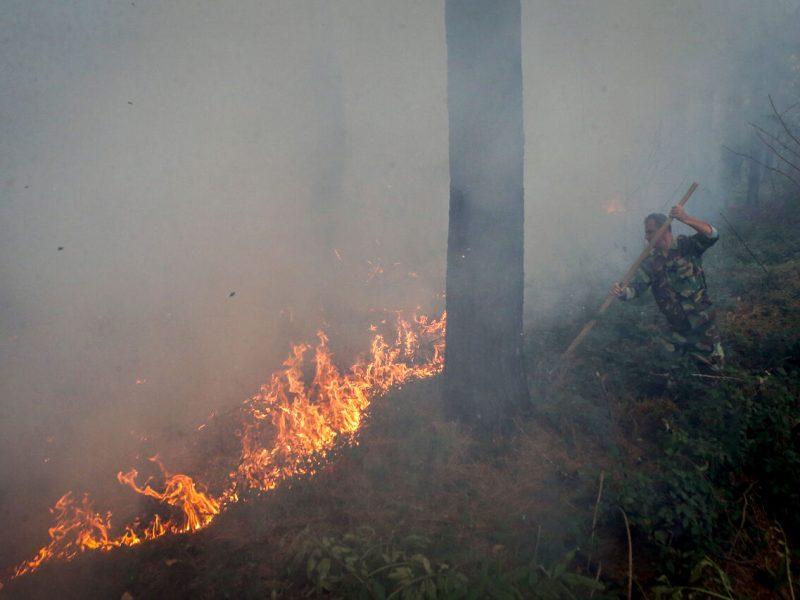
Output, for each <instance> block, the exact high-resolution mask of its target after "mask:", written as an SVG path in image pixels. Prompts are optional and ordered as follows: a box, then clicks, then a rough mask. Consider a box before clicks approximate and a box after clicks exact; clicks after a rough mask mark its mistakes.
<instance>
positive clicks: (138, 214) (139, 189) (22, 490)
mask: <svg viewBox="0 0 800 600" xmlns="http://www.w3.org/2000/svg"><path fill="white" fill-rule="evenodd" d="M797 11H798V8H797V2H788V1H786V2H779V1H777V0H775V1H774V2H763V3H755V2H744V1H740V2H730V1H727V0H716V1H712V2H705V3H702V4H699V3H694V2H655V1H653V2H647V3H642V2H639V1H634V0H614V1H613V2H603V3H597V2H590V1H589V0H582V1H574V2H569V3H564V2H555V1H548V2H523V24H522V31H523V52H524V60H523V72H524V78H525V120H526V124H525V133H526V153H527V155H526V194H527V225H526V227H527V229H526V232H527V250H526V271H527V280H528V282H529V284H528V289H527V294H528V295H527V297H526V314H527V318H528V319H529V320H533V319H537V318H539V317H540V316H541V315H544V314H550V313H552V311H553V310H554V309H555V307H556V306H558V305H561V306H563V307H564V308H565V309H567V310H573V309H575V308H576V307H578V306H579V305H581V304H582V303H584V302H586V301H587V299H588V298H591V296H590V293H592V292H593V293H597V289H598V288H596V287H591V286H594V285H601V286H602V285H606V283H607V282H609V281H610V280H611V279H612V278H613V277H614V276H615V275H616V274H618V273H619V272H620V271H621V270H622V269H623V268H624V265H625V264H626V263H627V262H629V261H630V260H631V259H632V257H633V256H634V255H635V252H636V251H637V250H638V248H639V244H640V239H641V232H640V222H641V218H642V216H644V214H646V213H648V212H651V211H652V210H656V209H659V208H665V207H668V206H669V204H670V203H671V202H674V201H675V200H676V199H677V198H679V197H680V195H681V194H682V193H683V191H684V190H685V188H686V187H688V184H689V183H690V182H691V181H692V180H698V181H699V182H700V183H701V186H702V187H701V191H700V192H698V195H697V198H696V199H695V200H693V205H692V207H691V210H690V212H691V211H694V212H696V213H698V214H700V215H701V216H706V217H708V216H713V215H714V214H715V210H716V208H717V207H718V203H719V198H720V197H724V196H725V194H726V192H727V191H728V190H726V189H725V186H724V183H723V182H722V181H721V179H720V172H721V169H720V165H721V160H722V158H723V155H722V151H721V145H722V144H723V143H727V141H729V140H730V137H731V136H732V135H739V136H744V134H743V133H741V132H740V131H739V130H736V131H734V128H741V127H743V126H744V127H746V125H745V121H746V120H747V119H748V118H752V115H753V114H761V112H765V111H766V107H767V105H766V95H767V93H769V92H770V91H771V89H770V85H771V81H772V79H771V77H773V75H772V72H771V71H770V68H769V65H771V64H776V65H780V64H782V63H781V61H782V60H783V58H782V57H783V54H782V53H784V52H785V48H784V47H783V46H780V47H779V44H778V43H777V42H775V43H774V45H771V41H775V40H780V39H784V38H786V37H787V36H788V34H787V30H788V29H789V25H788V23H789V22H790V21H791V20H792V19H794V20H795V21H796V18H797V15H798V12H797ZM3 17H4V18H3V20H2V21H0V54H1V55H2V57H3V58H2V63H0V78H2V86H1V87H0V89H2V93H0V178H1V179H0V277H1V279H0V361H1V362H0V529H2V530H3V531H5V532H8V539H9V540H10V543H9V544H8V545H7V548H10V550H8V549H7V550H5V551H4V552H8V553H9V556H12V555H13V556H14V558H15V559H16V558H19V557H18V556H17V554H15V551H16V545H18V544H22V543H23V541H24V543H30V542H29V538H26V537H25V535H27V533H22V532H23V531H27V530H26V529H25V527H26V526H25V524H24V522H23V521H21V520H24V519H26V518H27V519H30V523H31V526H30V527H29V528H28V529H30V530H31V531H34V530H35V531H36V532H39V531H41V523H42V522H41V516H40V515H41V513H42V512H43V510H44V507H46V506H47V505H49V504H51V503H52V502H53V500H54V499H55V498H57V497H58V495H59V494H60V493H61V492H62V491H65V490H67V489H76V490H81V489H91V488H92V486H104V485H109V482H111V484H112V485H113V477H114V474H115V473H116V470H117V469H122V468H127V467H128V466H130V465H131V463H132V461H133V459H134V455H135V453H136V451H137V448H138V444H139V439H140V438H141V437H142V436H143V435H145V436H150V437H156V438H158V437H162V438H175V437H177V436H180V435H184V434H185V433H188V434H190V433H191V431H192V429H193V427H195V426H196V425H197V424H198V423H200V422H202V421H203V420H204V419H205V418H206V417H207V415H208V414H209V412H210V411H211V410H224V409H225V408H227V407H230V406H232V405H235V404H236V403H237V402H239V401H240V400H241V399H243V398H245V397H246V396H248V395H250V394H251V393H253V392H254V391H255V390H256V389H257V387H258V385H259V384H260V383H262V382H263V381H265V380H266V379H267V378H268V376H269V374H270V373H271V372H272V370H273V369H275V368H276V367H277V366H278V365H279V364H280V360H281V359H282V357H283V356H284V355H285V354H286V353H287V351H288V349H289V347H290V343H292V342H300V341H312V339H313V334H314V332H315V330H316V329H318V328H320V327H326V328H328V329H330V330H332V332H333V333H332V337H333V340H334V349H335V350H337V349H338V351H339V353H340V355H341V356H342V357H348V356H350V355H351V354H352V353H353V352H355V351H358V350H360V349H363V348H364V346H363V340H364V338H363V337H359V336H358V335H355V334H354V333H353V332H355V331H362V330H363V329H364V328H365V327H366V325H367V324H369V322H370V321H379V320H380V319H382V318H384V317H385V315H384V313H383V312H381V311H382V310H383V309H387V310H396V309H404V310H411V309H414V308H415V307H417V306H420V307H421V308H422V310H423V311H432V310H435V309H437V308H441V306H442V301H441V296H440V295H441V293H442V291H443V289H444V274H445V245H446V238H447V235H446V234H447V202H448V172H447V167H448V148H447V139H448V136H447V112H446V110H447V108H446V106H447V105H446V98H445V94H446V70H445V69H446V55H445V52H446V48H445V42H444V21H443V17H444V8H443V2H431V1H429V0H414V1H411V0H407V1H404V2H368V3H367V2H359V1H356V0H341V1H340V2H336V3H330V2H324V1H322V0H316V1H302V2H274V1H267V2H265V1H263V0H259V1H250V0H245V1H242V2H237V3H235V4H229V3H220V2H212V1H210V0H206V1H197V0H192V1H188V0H178V1H172V2H147V1H144V0H134V1H126V2H115V3H109V2H99V1H95V0H87V1H84V2H80V3H77V2H62V1H55V0H49V1H36V2H31V1H29V0H25V1H22V0H8V1H7V2H5V4H4V7H3ZM781 36H784V37H781ZM773 49H774V51H773ZM776 69H778V67H776ZM743 90H744V91H743ZM759 111H761V112H759ZM742 139H744V138H743V137H742ZM577 282H582V283H580V284H579V283H577ZM600 293H601V294H602V292H600ZM598 299H599V298H598ZM337 331H338V333H339V334H340V335H339V337H338V338H337V337H336V335H335V332H337ZM337 344H338V346H337ZM34 524H35V528H34ZM28 533H30V532H28ZM0 558H3V556H0Z"/></svg>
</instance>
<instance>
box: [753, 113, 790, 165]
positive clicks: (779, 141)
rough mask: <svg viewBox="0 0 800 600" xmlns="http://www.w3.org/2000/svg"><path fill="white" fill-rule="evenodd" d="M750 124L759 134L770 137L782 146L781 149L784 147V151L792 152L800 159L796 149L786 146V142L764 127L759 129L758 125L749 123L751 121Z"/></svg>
mask: <svg viewBox="0 0 800 600" xmlns="http://www.w3.org/2000/svg"><path fill="white" fill-rule="evenodd" d="M748 123H750V127H752V128H753V129H755V130H756V131H758V132H760V133H762V134H764V135H766V136H767V137H769V138H770V139H772V140H774V141H776V142H778V143H779V144H780V145H781V147H782V148H783V149H784V150H786V151H787V152H791V153H792V154H794V155H795V156H796V157H797V158H800V152H798V151H797V150H795V149H794V148H792V147H791V146H789V145H788V144H786V142H784V141H783V140H782V139H781V138H779V137H778V136H777V135H774V134H772V133H770V132H769V131H767V130H766V129H764V128H763V127H759V126H758V125H756V124H755V123H752V122H749V121H748Z"/></svg>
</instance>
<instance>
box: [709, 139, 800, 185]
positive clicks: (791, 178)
mask: <svg viewBox="0 0 800 600" xmlns="http://www.w3.org/2000/svg"><path fill="white" fill-rule="evenodd" d="M722 147H723V148H725V150H727V151H728V152H730V153H731V154H735V155H736V156H741V157H742V158H746V159H747V160H752V161H753V162H754V163H756V164H757V165H761V166H762V167H764V168H765V169H768V170H769V171H772V172H774V173H778V174H779V175H783V176H784V177H786V179H788V180H789V181H791V182H792V183H793V184H795V185H796V186H797V187H798V188H800V182H798V181H797V180H796V179H795V178H794V177H792V176H791V175H789V174H788V173H785V172H783V171H781V170H780V169H776V168H775V167H770V166H769V165H765V164H764V163H763V162H761V161H760V160H758V159H757V158H753V157H752V156H750V155H749V154H742V153H741V152H736V150H731V149H730V148H728V147H727V146H724V145H723V146H722Z"/></svg>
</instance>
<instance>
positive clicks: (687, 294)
mask: <svg viewBox="0 0 800 600" xmlns="http://www.w3.org/2000/svg"><path fill="white" fill-rule="evenodd" d="M718 239H719V234H718V233H717V230H716V229H714V230H713V231H712V234H711V235H710V236H707V235H704V234H702V233H697V234H695V235H693V236H691V237H687V236H685V235H679V236H678V237H677V238H675V240H674V241H673V242H672V246H671V247H670V249H669V251H668V252H667V255H666V256H664V255H663V254H661V253H660V252H656V251H653V253H652V254H651V255H650V256H648V257H647V258H646V259H645V260H644V262H643V263H642V266H641V267H640V268H639V270H638V271H637V272H636V275H634V277H633V279H632V280H631V282H630V284H629V285H628V287H627V288H626V290H625V297H624V298H623V299H624V300H630V299H632V298H635V297H637V296H641V295H642V294H643V293H644V291H645V290H646V289H647V288H648V287H649V288H650V289H651V290H652V292H653V297H654V298H655V300H656V304H657V305H658V308H659V309H660V310H661V312H662V313H663V314H664V316H665V317H666V318H667V322H668V323H669V325H670V327H671V328H672V329H673V330H674V331H677V332H678V333H682V334H683V333H689V332H691V331H695V330H697V329H698V328H701V327H702V326H703V325H705V324H707V323H709V322H710V321H713V318H714V315H713V312H712V311H711V300H710V299H709V297H708V290H707V289H706V277H705V273H704V272H703V264H702V255H703V252H705V251H706V250H708V249H709V248H710V247H711V246H713V245H714V244H715V243H716V242H717V240H718Z"/></svg>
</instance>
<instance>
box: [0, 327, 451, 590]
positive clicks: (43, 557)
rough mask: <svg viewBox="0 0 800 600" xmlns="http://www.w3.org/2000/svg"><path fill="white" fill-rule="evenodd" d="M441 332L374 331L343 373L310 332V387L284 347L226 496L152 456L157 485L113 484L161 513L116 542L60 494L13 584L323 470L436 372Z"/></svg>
mask: <svg viewBox="0 0 800 600" xmlns="http://www.w3.org/2000/svg"><path fill="white" fill-rule="evenodd" d="M445 326H446V317H445V315H444V314H442V317H441V318H440V319H429V318H428V317H425V316H419V317H413V318H412V319H410V320H405V319H403V318H401V317H399V316H398V318H397V322H396V326H395V331H394V338H393V340H392V341H391V342H388V341H387V340H386V338H385V337H384V336H383V335H381V334H380V333H377V332H376V333H375V335H374V337H373V339H372V344H371V347H370V352H369V354H367V355H366V356H364V357H361V358H359V359H358V360H357V361H356V362H355V364H353V365H352V366H351V367H350V369H349V370H348V371H347V372H346V373H342V372H340V371H339V369H338V368H337V367H336V365H335V364H334V362H333V354H332V352H331V350H330V347H329V340H328V337H327V336H326V335H325V333H324V332H322V331H320V332H318V333H317V344H316V346H315V347H314V348H313V360H312V361H310V362H313V367H314V374H313V377H312V378H311V380H310V382H309V383H306V381H307V379H306V376H305V371H304V369H303V367H304V366H305V364H306V356H307V355H309V354H310V353H311V352H310V351H311V350H312V348H311V346H309V345H306V344H299V345H296V346H294V347H293V348H292V352H291V354H290V355H289V358H287V359H286V361H284V363H283V367H284V368H283V369H282V370H280V371H278V372H277V373H275V374H273V375H272V377H271V378H270V382H269V383H268V384H265V385H263V386H261V389H260V391H259V393H258V394H256V395H255V396H253V397H252V398H249V399H248V400H246V401H245V403H244V405H243V407H242V410H241V419H242V420H241V426H240V433H239V436H240V442H241V454H240V456H239V460H238V466H237V467H236V468H235V469H234V470H233V471H232V472H231V473H229V474H228V485H227V488H226V489H225V491H223V492H222V493H221V494H220V495H218V496H215V495H212V494H210V493H208V492H207V491H205V490H206V486H203V485H199V484H197V483H196V482H195V481H194V479H193V478H192V477H190V476H189V475H185V474H182V473H178V474H174V475H171V474H169V473H168V472H167V470H166V469H165V468H164V467H163V465H162V464H161V462H160V461H159V460H158V458H157V457H156V458H152V459H150V460H151V461H152V462H154V463H156V464H157V465H158V466H159V468H160V469H161V473H162V477H163V480H164V481H163V484H162V486H156V487H154V486H153V485H151V480H149V479H148V480H147V481H145V482H144V483H142V484H141V485H140V484H139V483H137V478H138V476H139V472H138V471H137V469H134V468H132V469H130V470H128V471H127V472H122V471H120V472H119V473H118V474H117V479H118V481H119V482H120V483H121V484H123V485H126V486H128V487H129V488H130V489H131V490H133V491H134V492H136V493H137V494H140V495H142V496H145V497H147V498H149V499H151V500H152V501H154V502H156V503H157V504H158V505H159V511H158V512H153V514H152V516H150V518H149V520H148V521H147V524H143V523H142V521H141V520H139V519H136V520H134V521H133V522H132V523H130V524H128V525H124V526H123V527H122V528H121V533H119V534H117V535H116V536H114V535H112V533H111V532H112V531H113V528H112V523H111V517H112V514H111V512H110V511H109V512H106V513H105V515H102V514H100V513H98V512H96V511H95V509H94V507H93V503H92V501H91V499H90V498H89V496H88V494H84V495H83V497H82V499H81V500H80V501H76V499H75V497H74V496H73V494H72V492H67V493H66V494H64V495H63V496H62V497H61V498H59V500H58V501H57V502H56V504H55V505H54V506H53V508H51V509H50V512H51V513H52V514H53V516H54V521H55V524H54V525H53V526H52V527H51V528H50V529H49V531H48V533H49V537H50V541H49V543H48V544H47V545H45V546H43V547H42V548H41V549H40V550H39V551H38V552H37V554H36V555H35V556H34V557H33V558H32V559H30V560H27V561H25V562H23V563H22V564H20V565H18V566H17V567H16V568H15V569H14V570H13V575H12V578H13V577H18V576H20V575H23V574H26V573H32V572H33V571H35V570H36V569H38V568H39V567H40V566H41V565H42V564H44V563H45V562H49V561H54V560H71V559H72V558H74V557H75V556H77V555H79V554H81V553H83V552H86V551H90V550H100V551H110V550H113V549H115V548H120V547H122V546H134V545H136V544H139V543H142V542H145V541H149V540H153V539H156V538H159V537H162V536H164V535H167V534H178V533H189V532H193V531H198V530H200V529H203V528H205V527H207V526H208V525H209V524H210V523H211V522H212V521H213V520H214V518H215V517H216V516H217V515H219V514H220V512H221V511H222V510H223V509H224V508H225V506H227V505H229V504H232V503H234V502H237V501H239V499H240V498H241V497H242V495H243V493H245V492H249V493H253V492H255V493H259V492H267V491H269V490H272V489H275V488H276V487H277V486H278V485H279V484H280V483H281V481H283V480H285V479H288V478H291V477H294V476H296V475H300V474H307V475H310V474H313V473H315V472H316V471H317V470H318V469H319V468H321V467H322V466H324V454H325V452H326V451H328V450H330V449H332V448H333V445H334V443H335V442H336V441H337V440H339V439H344V440H345V441H346V442H349V443H353V442H355V434H356V433H357V431H358V430H359V428H360V427H361V425H362V423H363V421H364V417H365V414H366V411H367V409H368V408H369V406H370V403H371V401H372V400H373V399H374V398H376V397H377V396H380V395H381V394H384V393H385V392H387V391H388V390H389V389H390V388H392V387H396V386H400V385H403V384H404V383H407V382H409V381H412V380H415V379H422V378H426V377H431V376H433V375H435V374H437V373H439V372H441V370H442V368H443V366H444V333H445ZM371 329H372V328H371ZM376 329H377V328H376ZM212 417H213V413H212ZM202 427H203V426H202V425H201V427H200V429H202ZM159 487H160V491H159V489H158V488H159ZM162 513H165V514H166V515H167V516H163V515H162ZM0 585H2V584H0Z"/></svg>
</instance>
